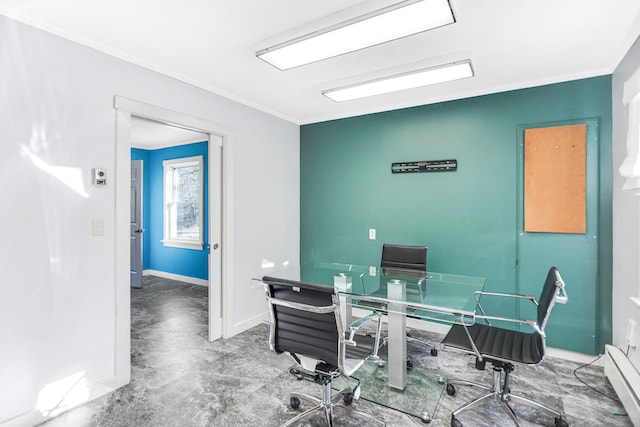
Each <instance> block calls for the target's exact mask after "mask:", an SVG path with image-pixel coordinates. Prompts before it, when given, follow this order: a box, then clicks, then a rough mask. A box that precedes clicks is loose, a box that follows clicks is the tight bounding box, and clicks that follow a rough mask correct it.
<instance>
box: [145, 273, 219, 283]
mask: <svg viewBox="0 0 640 427" xmlns="http://www.w3.org/2000/svg"><path fill="white" fill-rule="evenodd" d="M142 275H143V276H157V277H162V278H164V279H170V280H177V281H179V282H185V283H190V284H192V285H199V286H206V287H209V281H208V280H204V279H198V278H196V277H189V276H182V275H180V274H173V273H167V272H165V271H158V270H144V271H143V272H142Z"/></svg>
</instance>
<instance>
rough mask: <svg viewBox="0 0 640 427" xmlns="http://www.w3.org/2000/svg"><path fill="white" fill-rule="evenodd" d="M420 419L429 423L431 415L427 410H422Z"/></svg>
mask: <svg viewBox="0 0 640 427" xmlns="http://www.w3.org/2000/svg"><path fill="white" fill-rule="evenodd" d="M420 419H421V420H422V422H423V423H425V424H430V423H431V420H432V418H431V415H429V413H428V412H424V413H423V414H422V415H421V416H420Z"/></svg>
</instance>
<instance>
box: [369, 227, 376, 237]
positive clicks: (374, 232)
mask: <svg viewBox="0 0 640 427" xmlns="http://www.w3.org/2000/svg"><path fill="white" fill-rule="evenodd" d="M369 240H376V229H375V228H370V229H369Z"/></svg>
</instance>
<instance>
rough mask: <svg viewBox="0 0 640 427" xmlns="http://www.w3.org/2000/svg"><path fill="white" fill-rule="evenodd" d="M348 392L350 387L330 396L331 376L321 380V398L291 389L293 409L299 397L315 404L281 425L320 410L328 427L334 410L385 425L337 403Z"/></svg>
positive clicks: (294, 421)
mask: <svg viewBox="0 0 640 427" xmlns="http://www.w3.org/2000/svg"><path fill="white" fill-rule="evenodd" d="M349 392H350V389H345V390H342V391H340V392H338V393H336V394H335V395H334V396H332V393H331V378H324V379H323V381H322V399H319V398H317V397H315V396H311V395H309V394H306V393H299V392H295V391H292V392H291V394H290V402H291V406H292V407H293V408H294V409H295V408H297V407H298V405H300V399H302V400H306V401H308V402H311V403H314V404H315V405H316V406H314V407H313V408H311V409H307V410H306V411H304V412H303V413H301V414H299V415H298V416H296V417H294V418H292V419H290V420H289V421H287V422H286V423H284V424H282V427H286V426H290V425H293V424H295V423H297V422H298V421H300V420H301V419H303V418H306V417H308V416H311V415H313V414H315V413H316V412H322V413H323V414H324V416H325V419H326V420H327V425H328V426H330V427H333V426H334V425H335V424H334V418H333V416H334V413H336V412H342V413H348V414H349V415H357V416H359V417H361V418H365V419H366V420H367V421H370V422H374V423H377V424H379V425H383V426H384V425H386V424H385V423H384V421H381V420H378V419H376V418H374V417H373V416H371V415H369V414H366V413H364V412H360V411H357V410H355V409H353V408H350V407H348V406H344V405H340V404H338V403H337V402H338V401H339V400H340V399H344V398H345V396H346V395H347V394H348V393H349ZM296 399H297V400H296ZM349 403H350V402H349Z"/></svg>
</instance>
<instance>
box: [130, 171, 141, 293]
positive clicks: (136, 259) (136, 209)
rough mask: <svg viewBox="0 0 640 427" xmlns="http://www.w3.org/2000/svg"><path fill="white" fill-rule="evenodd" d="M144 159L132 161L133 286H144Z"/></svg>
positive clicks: (131, 236) (131, 269)
mask: <svg viewBox="0 0 640 427" xmlns="http://www.w3.org/2000/svg"><path fill="white" fill-rule="evenodd" d="M142 167H143V166H142V160H132V161H131V224H130V241H131V263H130V269H129V271H130V276H131V279H130V280H131V286H132V287H134V288H141V287H142V232H143V229H142Z"/></svg>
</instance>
